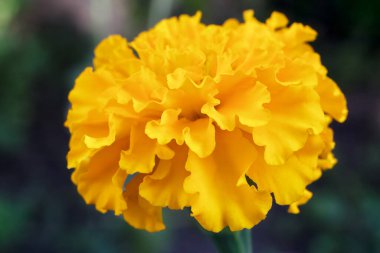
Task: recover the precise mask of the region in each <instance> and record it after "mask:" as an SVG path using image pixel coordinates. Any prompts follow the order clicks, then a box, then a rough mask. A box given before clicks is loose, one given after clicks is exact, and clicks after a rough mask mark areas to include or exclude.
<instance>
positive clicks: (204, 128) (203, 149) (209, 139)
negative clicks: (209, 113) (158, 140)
mask: <svg viewBox="0 0 380 253" xmlns="http://www.w3.org/2000/svg"><path fill="white" fill-rule="evenodd" d="M183 136H184V138H185V142H186V144H187V146H188V147H189V148H190V150H191V151H193V152H194V153H195V154H197V155H198V156H199V157H206V156H209V155H210V154H211V153H212V152H213V151H214V149H215V127H214V125H213V124H212V120H211V119H198V120H196V121H193V122H191V123H189V124H188V125H187V127H185V128H184V129H183Z"/></svg>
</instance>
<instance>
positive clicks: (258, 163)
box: [66, 11, 347, 232]
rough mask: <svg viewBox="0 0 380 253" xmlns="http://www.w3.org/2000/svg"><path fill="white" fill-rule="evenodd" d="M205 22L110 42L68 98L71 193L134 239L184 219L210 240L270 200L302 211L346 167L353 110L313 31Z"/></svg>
mask: <svg viewBox="0 0 380 253" xmlns="http://www.w3.org/2000/svg"><path fill="white" fill-rule="evenodd" d="M200 18H201V15H200V13H197V14H195V15H194V16H187V15H182V16H180V17H179V18H171V19H167V20H163V21H161V22H160V23H158V24H157V25H156V26H155V27H154V28H153V29H151V30H149V31H147V32H143V33H141V34H140V35H138V36H137V38H136V39H135V40H133V41H132V42H128V41H127V40H126V39H124V38H122V37H120V36H118V35H115V36H110V37H109V38H107V39H105V40H104V41H102V42H101V43H100V45H99V46H98V47H97V48H96V50H95V59H94V67H93V68H87V69H85V70H84V71H83V73H82V74H81V75H80V76H79V77H78V79H77V80H76V83H75V86H74V88H73V90H72V91H71V93H70V95H69V100H70V102H71V104H72V108H71V109H70V111H69V113H68V116H67V121H66V126H67V127H68V128H69V130H70V133H71V140H70V151H69V153H68V155H67V160H68V167H70V168H74V169H75V170H74V173H73V175H72V180H73V182H74V183H75V184H76V185H77V187H78V191H79V193H80V194H81V195H82V196H83V198H84V199H85V201H86V202H87V203H88V204H94V205H95V207H96V209H97V210H99V211H101V212H106V211H110V210H111V211H114V213H115V214H116V215H120V214H122V215H123V217H124V219H125V220H126V221H127V222H128V223H129V224H131V225H132V226H134V227H136V228H140V229H146V230H148V231H158V230H161V229H163V228H164V224H163V221H162V208H170V209H183V208H184V207H190V208H191V212H192V216H194V218H195V219H196V220H197V221H198V222H199V223H200V224H201V225H202V226H203V227H204V228H205V229H207V230H210V231H214V232H218V231H220V230H222V229H223V228H224V227H229V228H230V229H231V230H232V231H235V230H241V229H243V228H251V227H253V226H254V225H256V224H257V223H258V222H260V221H261V220H263V219H264V218H265V216H266V214H267V212H268V211H269V209H270V208H271V205H272V196H271V194H273V196H274V200H275V202H276V203H277V204H279V205H289V206H290V208H289V211H290V212H294V213H297V212H299V209H298V205H300V204H303V203H306V201H307V200H308V199H309V198H310V197H311V193H310V192H309V191H308V190H307V189H306V187H307V186H308V185H309V184H310V183H312V182H313V181H315V180H317V179H318V178H319V177H320V176H321V172H322V171H323V170H324V169H329V168H331V167H332V166H333V165H334V164H335V162H336V160H335V158H334V156H333V155H332V153H331V151H332V149H333V148H334V141H333V132H332V130H331V128H330V127H329V123H330V122H331V120H332V119H335V120H337V121H339V122H343V121H344V120H345V119H346V116H347V108H346V100H345V97H344V95H343V94H342V92H341V91H340V89H339V88H338V86H337V85H336V84H335V82H334V81H333V80H331V79H330V78H329V77H327V70H326V68H325V67H324V66H323V65H322V64H321V61H320V57H319V55H318V54H317V53H316V52H315V51H314V50H313V48H312V47H311V46H310V45H309V44H308V42H311V41H313V40H314V39H315V37H316V35H317V34H316V32H315V31H314V30H313V29H311V28H310V27H308V26H304V25H302V24H298V23H295V24H292V25H291V26H288V20H287V18H286V17H285V16H284V15H283V14H280V13H278V12H274V13H273V14H272V16H271V17H270V18H269V19H268V20H267V21H266V22H265V23H261V22H259V21H257V20H256V19H255V18H254V17H253V12H252V11H246V12H244V22H242V23H240V22H238V21H237V20H235V19H230V20H227V21H226V22H225V23H224V24H223V25H204V24H202V23H201V22H200Z"/></svg>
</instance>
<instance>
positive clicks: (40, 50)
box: [0, 0, 380, 253]
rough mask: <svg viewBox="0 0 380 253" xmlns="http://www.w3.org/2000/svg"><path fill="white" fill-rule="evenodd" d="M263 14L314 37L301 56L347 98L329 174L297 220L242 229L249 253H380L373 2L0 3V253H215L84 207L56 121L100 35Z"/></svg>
mask: <svg viewBox="0 0 380 253" xmlns="http://www.w3.org/2000/svg"><path fill="white" fill-rule="evenodd" d="M248 8H253V9H254V10H255V13H256V16H257V17H258V18H259V19H260V20H262V21H263V20H265V19H266V18H267V17H268V16H269V15H270V13H271V12H272V11H273V10H278V11H282V12H284V13H286V14H287V16H288V17H289V18H290V20H291V21H293V22H294V21H298V22H302V23H305V24H309V25H310V26H312V27H313V28H315V29H316V30H317V31H318V32H319V36H318V40H317V41H316V42H314V43H313V46H314V47H315V48H316V50H317V51H318V52H320V54H321V56H322V60H323V63H324V64H325V65H326V66H327V68H328V69H329V75H330V76H331V77H332V78H333V79H334V80H336V81H337V83H338V84H339V85H340V87H341V88H342V90H343V91H344V93H345V94H346V95H347V99H348V106H349V111H350V113H349V117H348V121H347V122H346V123H345V124H343V125H338V124H336V125H334V129H335V130H336V135H335V138H336V141H337V147H336V150H335V154H336V156H337V157H338V159H339V164H338V165H337V166H336V167H335V168H334V169H333V170H332V171H328V172H326V173H325V175H324V177H323V178H322V179H321V180H320V181H318V182H317V183H315V184H313V185H312V186H311V190H312V191H313V192H314V193H315V197H314V198H313V199H312V200H311V201H310V202H309V204H307V205H306V206H304V207H302V212H301V214H300V215H296V216H295V215H290V214H287V212H286V209H285V208H283V207H276V208H274V209H272V210H271V212H270V213H269V216H268V218H267V219H266V220H265V221H263V222H262V223H260V224H259V225H258V226H256V227H255V228H254V229H253V245H254V249H255V252H268V253H278V252H284V253H285V252H287V253H290V252H311V253H318V252H324V253H329V252H345V253H350V252H352V253H354V252H355V253H356V252H380V218H379V217H380V187H379V186H380V94H379V93H380V89H379V86H380V83H379V82H380V43H379V41H380V16H379V15H380V14H379V13H380V1H378V0H362V1H357V0H355V1H354V0H352V1H350V0H309V1H305V0H209V1H207V0H151V1H148V0H108V1H106V0H80V1H79V0H0V252H3V253H23V252H28V253H33V252H39V253H44V252H46V253H50V252H53V253H55V252H57V253H67V252H72V253H87V252H89V253H90V252H91V253H116V252H137V253H140V252H141V253H145V252H147V253H150V252H153V253H167V252H168V253H176V252H181V253H186V252H189V253H190V252H201V253H203V252H205V253H213V252H216V251H215V249H214V248H213V245H212V243H211V241H209V239H207V237H205V236H204V235H203V234H201V233H200V232H199V231H198V228H197V226H196V224H195V223H194V222H193V221H192V219H191V218H189V217H188V214H183V213H181V212H169V213H166V214H165V219H166V223H167V227H168V229H167V230H166V231H164V232H160V233H155V234H149V233H147V232H143V231H137V230H135V229H132V228H131V227H129V226H128V225H127V224H126V223H124V221H123V220H122V219H121V218H118V217H114V216H113V215H112V214H107V215H102V214H100V213H98V212H97V211H95V208H94V207H93V206H86V205H85V203H84V201H83V200H82V198H81V197H80V196H79V195H78V194H77V192H76V189H75V187H74V185H73V184H72V183H71V181H70V173H71V172H70V171H68V170H67V169H66V161H65V155H66V152H67V149H68V139H69V135H68V131H67V130H66V129H65V128H64V127H63V122H64V120H65V116H66V113H67V110H68V107H69V105H68V102H67V95H68V92H69V90H70V89H71V88H72V86H73V83H74V80H75V78H76V76H77V75H78V74H79V73H80V71H81V70H82V69H83V68H84V67H85V66H88V65H91V64H92V63H91V60H92V56H93V49H94V47H95V46H96V44H97V43H99V41H100V40H101V39H102V38H104V37H106V36H107V35H109V34H113V33H120V34H122V35H124V36H126V37H127V38H129V39H130V40H131V39H133V38H134V37H135V36H136V35H137V34H138V33H139V32H141V31H142V30H144V29H147V28H149V27H151V26H152V25H153V24H154V23H155V22H157V21H158V20H159V19H161V18H163V17H167V16H172V15H178V14H181V13H189V14H193V13H194V12H195V11H196V10H198V9H200V10H202V11H203V21H204V22H206V23H222V22H223V21H224V20H225V19H227V18H230V17H237V18H240V17H241V12H242V11H243V10H244V9H248Z"/></svg>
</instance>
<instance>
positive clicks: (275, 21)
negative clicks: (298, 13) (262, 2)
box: [265, 11, 288, 30]
mask: <svg viewBox="0 0 380 253" xmlns="http://www.w3.org/2000/svg"><path fill="white" fill-rule="evenodd" d="M265 23H266V24H267V26H269V27H270V28H272V29H273V30H275V29H278V28H283V27H285V26H286V25H287V24H288V18H287V17H286V16H285V15H284V14H282V13H280V12H277V11H274V12H272V15H271V16H270V17H269V18H268V19H267V20H266V22H265Z"/></svg>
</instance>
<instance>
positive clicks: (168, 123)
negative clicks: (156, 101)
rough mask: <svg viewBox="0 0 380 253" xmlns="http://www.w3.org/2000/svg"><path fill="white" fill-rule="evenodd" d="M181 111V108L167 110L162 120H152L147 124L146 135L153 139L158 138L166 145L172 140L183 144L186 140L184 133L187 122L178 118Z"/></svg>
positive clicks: (159, 141) (160, 142) (158, 140)
mask: <svg viewBox="0 0 380 253" xmlns="http://www.w3.org/2000/svg"><path fill="white" fill-rule="evenodd" d="M180 113H181V110H180V109H167V110H165V111H164V112H163V113H162V115H161V119H160V120H152V121H149V122H148V123H147V124H146V126H145V133H146V135H147V136H149V138H151V139H156V140H157V142H158V143H159V144H161V145H166V144H168V143H169V142H170V141H172V140H175V141H176V142H177V144H178V145H182V144H183V142H184V141H185V140H184V137H183V134H182V130H183V128H184V127H185V122H184V121H183V120H182V121H179V120H178V117H179V115H180Z"/></svg>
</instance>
